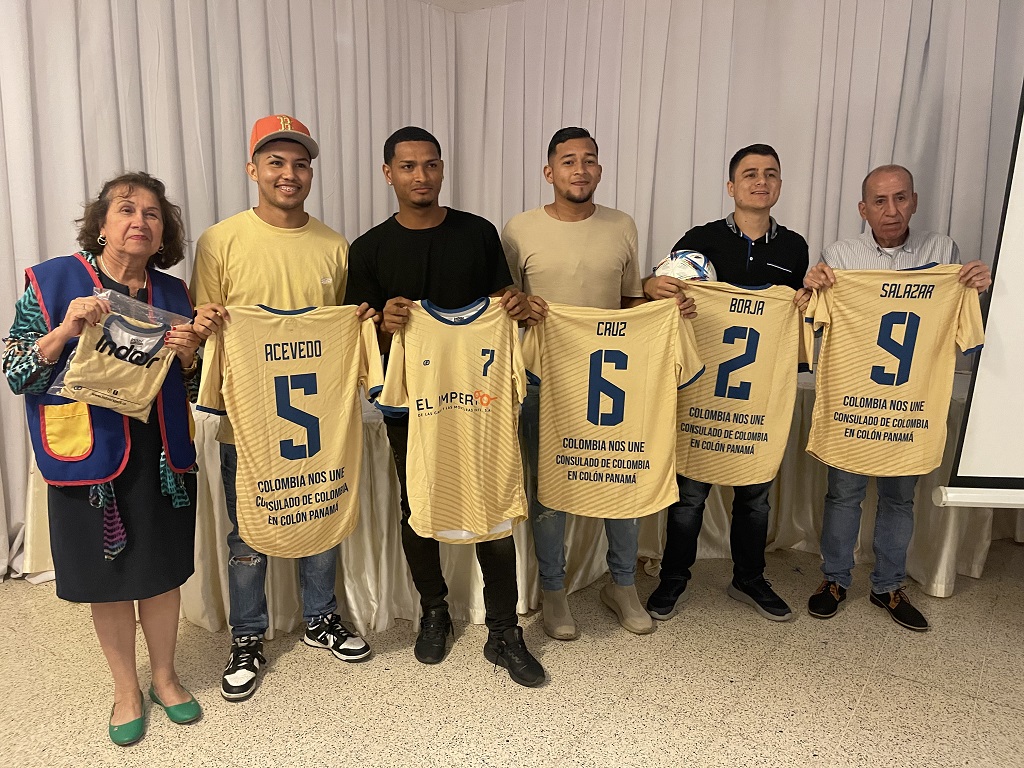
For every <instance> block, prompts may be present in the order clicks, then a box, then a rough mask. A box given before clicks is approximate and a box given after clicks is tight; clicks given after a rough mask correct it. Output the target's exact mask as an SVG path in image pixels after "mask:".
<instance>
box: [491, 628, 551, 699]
mask: <svg viewBox="0 0 1024 768" xmlns="http://www.w3.org/2000/svg"><path fill="white" fill-rule="evenodd" d="M484 658H485V659H487V660H488V661H489V662H491V663H492V664H496V665H497V666H499V667H505V669H507V670H508V676H509V677H511V678H512V679H513V680H514V681H516V682H517V683H519V684H520V685H525V686H526V687H527V688H533V687H534V686H538V685H540V684H541V683H543V682H544V667H542V666H541V665H540V662H539V661H537V660H536V659H535V658H533V654H531V653H530V651H529V650H527V648H526V643H524V642H523V628H522V627H511V628H510V629H506V630H505V631H504V632H501V633H497V632H491V633H490V634H489V635H488V637H487V642H486V643H485V644H484Z"/></svg>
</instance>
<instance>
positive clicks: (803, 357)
mask: <svg viewBox="0 0 1024 768" xmlns="http://www.w3.org/2000/svg"><path fill="white" fill-rule="evenodd" d="M813 300H814V298H813V296H812V298H811V301H813ZM810 310H811V305H810V304H808V305H807V309H806V310H805V311H804V312H800V310H797V311H796V312H795V313H794V314H795V315H796V322H797V323H798V324H799V328H797V333H798V334H800V349H799V351H798V352H797V370H798V371H800V372H801V373H810V372H811V371H812V370H813V369H814V317H813V316H808V314H807V313H808V312H810Z"/></svg>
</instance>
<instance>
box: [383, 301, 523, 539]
mask: <svg viewBox="0 0 1024 768" xmlns="http://www.w3.org/2000/svg"><path fill="white" fill-rule="evenodd" d="M418 304H419V307H418V308H416V309H413V310H412V312H410V315H409V320H408V322H407V323H406V325H405V327H404V328H403V329H402V330H401V331H399V332H398V333H396V334H395V336H394V339H393V340H392V342H391V352H390V354H389V357H388V373H387V377H386V378H385V381H384V391H383V392H381V394H380V398H378V401H377V402H378V406H379V407H380V408H381V410H382V411H384V412H385V413H391V414H392V415H399V414H404V413H406V412H408V414H409V445H408V453H407V457H406V467H407V469H406V487H407V491H408V494H409V510H410V512H411V513H412V514H411V515H410V517H409V525H410V526H411V527H412V529H413V530H414V531H416V533H418V534H419V535H420V536H424V537H428V538H435V539H437V540H438V541H446V542H450V543H455V544H469V543H473V542H479V541H490V540H493V539H500V538H504V537H506V536H508V535H509V534H510V533H512V526H513V525H515V524H516V523H518V522H521V521H522V520H525V519H526V496H525V493H524V490H523V464H522V460H521V459H520V454H519V440H518V437H517V431H518V429H517V428H518V423H519V405H520V403H522V401H523V397H524V396H525V395H526V381H525V378H526V374H525V372H524V370H523V358H522V353H521V351H520V347H519V331H518V329H517V328H516V324H515V322H514V321H513V320H512V319H511V318H510V317H509V316H508V313H507V312H506V311H505V310H504V309H503V308H502V307H501V306H499V305H498V303H497V302H495V301H492V300H491V299H489V298H482V299H479V300H478V301H476V302H474V303H473V304H471V305H469V306H467V307H463V308H462V309H456V310H446V309H441V308H440V307H438V306H436V305H434V304H432V303H431V302H429V301H426V300H424V301H421V302H418Z"/></svg>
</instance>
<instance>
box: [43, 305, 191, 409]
mask: <svg viewBox="0 0 1024 768" xmlns="http://www.w3.org/2000/svg"><path fill="white" fill-rule="evenodd" d="M93 293H94V294H95V295H96V296H97V297H99V298H101V299H106V300H107V301H108V302H110V312H109V313H107V314H105V315H103V317H101V318H100V321H99V322H98V323H97V324H96V325H94V326H86V328H85V329H84V330H83V331H82V335H81V336H80V337H79V339H78V345H77V346H76V347H75V349H74V351H73V352H72V353H71V355H70V356H69V357H68V362H67V365H65V366H64V369H63V370H62V371H61V372H60V373H59V374H58V375H57V377H56V378H55V379H54V381H53V384H52V385H51V386H50V388H49V389H48V390H47V391H48V392H49V393H50V394H51V395H60V396H61V397H66V398H68V399H70V400H77V401H79V402H83V403H89V404H90V405H97V406H100V407H101V408H110V409H111V410H114V411H117V412H118V413H122V414H124V415H125V416H131V417H132V418H135V419H138V420H139V421H143V422H147V421H149V413H150V411H151V410H152V405H153V400H154V399H156V396H157V394H158V393H159V391H160V387H162V386H163V382H164V379H165V378H166V377H167V371H168V369H169V368H170V366H171V363H172V362H173V361H174V353H173V352H172V351H171V350H170V349H168V348H167V347H165V346H164V334H165V333H167V331H169V330H170V329H171V327H172V326H175V325H186V324H188V323H190V322H191V319H190V318H187V317H182V316H181V315H178V314H175V313H174V312H168V311H166V310H163V309H160V308H159V307H154V306H152V305H151V304H144V303H143V302H141V301H138V300H137V299H133V298H130V297H128V296H125V295H124V294H122V293H118V292H116V291H100V290H94V291H93Z"/></svg>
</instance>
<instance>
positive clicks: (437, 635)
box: [414, 607, 455, 664]
mask: <svg viewBox="0 0 1024 768" xmlns="http://www.w3.org/2000/svg"><path fill="white" fill-rule="evenodd" d="M449 633H451V634H453V635H454V634H455V629H454V627H452V617H451V616H449V615H448V608H447V607H444V608H431V609H430V610H429V611H427V612H426V613H425V614H424V615H423V618H421V619H420V633H419V634H418V635H416V648H415V649H414V653H415V654H416V661H419V662H422V663H423V664H440V663H441V662H442V661H444V656H445V653H447V652H448V634H449Z"/></svg>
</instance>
